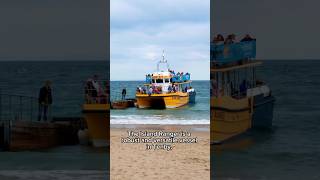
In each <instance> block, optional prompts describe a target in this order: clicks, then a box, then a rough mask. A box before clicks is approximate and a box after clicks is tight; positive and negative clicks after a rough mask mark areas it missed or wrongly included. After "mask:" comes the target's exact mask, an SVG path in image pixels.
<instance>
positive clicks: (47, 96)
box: [38, 80, 52, 121]
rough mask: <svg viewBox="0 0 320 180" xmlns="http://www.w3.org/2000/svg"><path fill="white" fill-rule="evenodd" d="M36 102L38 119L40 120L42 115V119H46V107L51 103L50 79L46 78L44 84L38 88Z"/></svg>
mask: <svg viewBox="0 0 320 180" xmlns="http://www.w3.org/2000/svg"><path fill="white" fill-rule="evenodd" d="M38 102H39V112H38V121H41V119H42V117H43V120H44V121H47V119H48V117H47V113H48V107H49V105H51V104H52V90H51V81H49V80H47V81H46V82H45V84H44V86H43V87H42V88H41V89H40V92H39V99H38ZM42 115H43V116H42Z"/></svg>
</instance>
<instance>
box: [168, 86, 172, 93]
mask: <svg viewBox="0 0 320 180" xmlns="http://www.w3.org/2000/svg"><path fill="white" fill-rule="evenodd" d="M168 92H169V93H171V92H172V86H171V84H170V85H169V86H168Z"/></svg>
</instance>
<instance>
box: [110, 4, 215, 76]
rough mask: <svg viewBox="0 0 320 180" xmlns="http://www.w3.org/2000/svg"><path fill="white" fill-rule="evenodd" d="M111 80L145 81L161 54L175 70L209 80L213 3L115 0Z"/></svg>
mask: <svg viewBox="0 0 320 180" xmlns="http://www.w3.org/2000/svg"><path fill="white" fill-rule="evenodd" d="M110 7H111V42H110V43H111V59H110V61H111V64H110V66H111V80H144V78H145V74H148V73H151V72H153V71H155V70H156V64H157V62H158V61H159V60H160V59H161V57H162V50H165V56H166V59H167V60H168V62H169V64H170V67H171V69H174V70H175V71H183V72H187V71H188V72H190V73H191V76H192V79H204V80H205V79H209V78H210V75H209V68H210V64H209V58H210V55H209V46H210V45H209V39H210V1H209V0H201V1H199V0H157V1H154V0H111V4H110Z"/></svg>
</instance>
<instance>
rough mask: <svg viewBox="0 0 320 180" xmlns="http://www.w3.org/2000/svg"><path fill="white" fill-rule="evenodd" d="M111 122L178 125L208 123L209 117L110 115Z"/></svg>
mask: <svg viewBox="0 0 320 180" xmlns="http://www.w3.org/2000/svg"><path fill="white" fill-rule="evenodd" d="M110 123H111V124H179V125H193V124H210V119H185V118H182V117H181V118H178V117H171V116H162V115H152V116H144V115H130V116H128V115H117V116H114V115H111V119H110Z"/></svg>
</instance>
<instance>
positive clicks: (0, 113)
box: [0, 89, 3, 121]
mask: <svg viewBox="0 0 320 180" xmlns="http://www.w3.org/2000/svg"><path fill="white" fill-rule="evenodd" d="M2 120H3V119H2V90H1V89H0V121H2Z"/></svg>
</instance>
